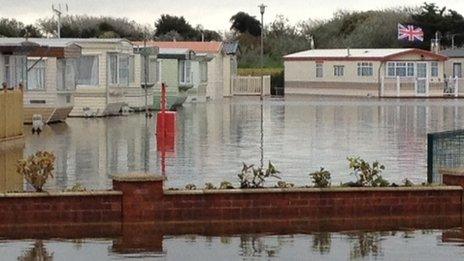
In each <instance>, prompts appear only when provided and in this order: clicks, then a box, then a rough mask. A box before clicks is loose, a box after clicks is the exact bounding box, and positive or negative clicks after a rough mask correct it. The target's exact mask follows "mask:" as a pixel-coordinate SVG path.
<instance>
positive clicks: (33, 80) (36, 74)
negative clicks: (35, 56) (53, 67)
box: [27, 60, 45, 91]
mask: <svg viewBox="0 0 464 261" xmlns="http://www.w3.org/2000/svg"><path fill="white" fill-rule="evenodd" d="M32 66H34V67H32ZM27 67H28V68H31V67H32V68H31V69H30V70H29V72H28V73H27V89H28V90H32V91H35V90H45V61H44V60H28V61H27Z"/></svg>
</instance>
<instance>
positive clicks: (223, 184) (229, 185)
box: [219, 181, 234, 189]
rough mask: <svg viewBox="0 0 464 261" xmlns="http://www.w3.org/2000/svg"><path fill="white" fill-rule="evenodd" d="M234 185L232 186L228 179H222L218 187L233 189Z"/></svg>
mask: <svg viewBox="0 0 464 261" xmlns="http://www.w3.org/2000/svg"><path fill="white" fill-rule="evenodd" d="M233 188H234V186H232V183H230V182H229V181H223V182H221V185H220V186H219V189H233Z"/></svg>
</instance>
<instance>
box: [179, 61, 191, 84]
mask: <svg viewBox="0 0 464 261" xmlns="http://www.w3.org/2000/svg"><path fill="white" fill-rule="evenodd" d="M190 68H191V63H190V61H187V60H182V61H179V82H180V84H190V82H191V77H190V71H191V69H190Z"/></svg>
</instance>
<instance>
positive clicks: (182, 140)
mask: <svg viewBox="0 0 464 261" xmlns="http://www.w3.org/2000/svg"><path fill="white" fill-rule="evenodd" d="M145 120H146V118H145V117H144V115H143V114H137V115H131V116H127V117H112V118H104V119H82V118H70V119H68V120H67V123H63V124H54V125H50V126H47V127H46V128H45V131H44V132H43V134H41V135H40V136H37V135H35V136H33V135H31V134H30V131H29V130H28V128H30V127H28V126H26V127H25V132H26V133H27V136H26V149H25V154H30V153H33V152H35V151H36V150H39V149H42V150H43V149H46V150H52V151H54V152H55V153H56V154H57V168H56V169H57V171H56V178H55V179H54V180H53V181H51V182H50V184H48V188H59V189H62V188H65V187H71V186H73V185H74V184H75V183H81V184H82V185H84V186H85V187H87V188H90V189H97V188H98V189H106V188H109V187H111V180H110V178H109V177H110V175H112V174H115V173H125V172H133V171H143V170H145V169H148V170H149V171H150V172H155V173H160V170H161V161H162V160H161V157H160V155H159V154H158V153H157V151H156V144H155V143H156V139H155V136H154V129H155V120H154V119H150V120H149V122H148V123H147V124H146V121H145ZM177 122H178V124H177V128H178V129H177V137H176V146H175V147H176V150H175V153H172V154H170V155H168V158H167V159H166V169H167V177H168V180H167V185H166V186H168V187H184V186H185V185H186V184H190V183H191V184H195V185H196V186H197V187H202V186H204V183H206V182H211V183H213V184H215V185H218V184H219V183H220V182H222V181H224V180H228V181H231V182H233V183H235V184H237V176H236V174H237V171H238V170H239V169H240V168H241V162H242V161H245V162H247V163H250V164H251V163H253V164H258V163H259V158H260V150H259V144H260V102H259V99H258V98H246V97H240V98H232V99H225V100H224V101H223V102H209V103H192V104H185V106H184V107H183V108H181V109H180V110H179V111H178V121H177ZM463 126H464V103H462V102H461V101H459V100H454V99H433V100H432V99H431V100H415V99H400V100H396V99H386V100H379V99H367V98H366V99H351V98H315V97H306V98H297V97H287V98H285V99H275V98H269V99H267V100H266V101H265V106H264V158H265V161H268V160H271V161H272V162H273V163H275V165H277V167H278V168H279V169H280V170H281V171H282V173H283V174H282V176H283V178H284V179H285V180H286V181H288V182H292V183H295V184H302V185H303V184H308V183H309V178H308V173H310V172H311V171H314V170H317V169H319V167H325V168H326V169H328V170H329V171H331V172H332V174H333V183H335V184H338V183H339V182H342V181H343V182H344V181H348V180H351V179H352V177H350V176H349V175H348V173H349V171H348V168H347V162H346V157H347V156H351V155H359V156H361V157H363V158H365V159H367V160H379V161H380V162H382V163H383V164H384V165H385V166H386V168H387V169H386V171H385V175H384V177H386V178H387V179H389V180H391V181H393V182H397V183H401V182H402V181H403V180H404V178H408V179H410V180H412V181H413V182H414V183H421V182H424V181H426V164H427V163H426V161H427V159H426V157H427V144H426V143H427V139H426V134H427V133H429V132H434V131H443V130H452V129H459V128H463ZM147 137H148V138H147ZM269 185H271V184H269Z"/></svg>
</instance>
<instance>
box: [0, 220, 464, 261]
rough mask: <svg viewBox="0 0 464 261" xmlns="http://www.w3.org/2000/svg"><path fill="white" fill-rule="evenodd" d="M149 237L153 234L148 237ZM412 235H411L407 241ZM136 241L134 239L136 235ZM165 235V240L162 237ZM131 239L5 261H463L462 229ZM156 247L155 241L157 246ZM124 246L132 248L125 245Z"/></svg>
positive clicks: (11, 244)
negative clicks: (141, 242) (136, 245)
mask: <svg viewBox="0 0 464 261" xmlns="http://www.w3.org/2000/svg"><path fill="white" fill-rule="evenodd" d="M147 232H148V231H147ZM405 234H407V235H405ZM131 235H132V233H131ZM159 235H162V234H159ZM127 236H128V235H127V234H122V235H120V236H117V237H116V238H115V239H111V238H107V239H105V238H101V239H88V238H87V239H85V238H84V239H72V240H69V239H38V240H30V239H27V240H21V241H18V240H2V241H0V251H1V253H2V259H4V260H25V261H26V260H44V261H47V260H64V259H67V258H69V257H73V258H74V259H75V260H125V259H134V258H137V259H144V260H151V259H158V258H159V259H163V260H166V259H167V260H236V259H266V260H283V259H284V260H372V259H375V260H439V259H440V258H442V257H443V256H446V258H447V260H462V257H463V256H464V255H463V254H464V251H463V248H462V247H463V244H462V242H463V241H464V232H463V229H462V228H453V229H443V230H426V231H425V232H424V231H422V230H408V231H397V230H394V231H356V232H312V233H307V234H306V233H305V234H303V233H300V234H293V235H287V234H242V235H233V234H232V235H227V236H218V235H208V234H206V235H205V234H199V235H197V234H187V235H162V236H157V237H156V238H153V237H151V236H148V237H145V239H146V240H147V242H145V243H144V244H145V245H146V246H148V245H149V244H151V245H152V246H153V247H148V248H134V245H133V243H131V242H130V241H131V239H130V238H125V237H127ZM153 239H155V241H149V240H153ZM122 242H125V243H127V244H128V245H124V244H122Z"/></svg>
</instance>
